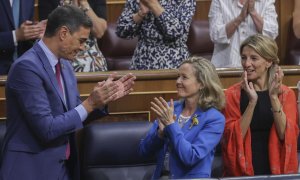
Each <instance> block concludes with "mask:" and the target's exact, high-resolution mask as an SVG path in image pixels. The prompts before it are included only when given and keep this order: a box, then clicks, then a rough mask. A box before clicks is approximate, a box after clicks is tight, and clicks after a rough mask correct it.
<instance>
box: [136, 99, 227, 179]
mask: <svg viewBox="0 0 300 180" xmlns="http://www.w3.org/2000/svg"><path fill="white" fill-rule="evenodd" d="M174 107H175V109H174V114H175V115H176V117H177V120H176V122H175V123H173V124H171V125H169V126H166V127H165V129H164V134H165V138H164V139H163V140H162V139H160V138H159V137H158V134H157V129H158V123H157V121H155V122H154V124H153V126H152V128H151V130H150V131H149V133H148V135H147V136H146V138H145V139H142V140H141V143H140V148H139V153H140V154H141V155H144V156H149V155H153V154H155V155H156V156H157V166H156V169H155V172H154V174H153V176H152V179H159V177H160V174H161V171H162V169H163V163H164V159H165V154H166V152H167V150H168V149H169V166H170V176H171V177H170V178H172V179H173V178H174V179H177V178H208V177H210V174H211V166H212V162H213V159H214V153H215V147H216V146H217V144H218V143H219V141H220V139H221V136H222V134H223V131H224V125H225V118H224V116H223V114H221V113H220V112H219V111H218V110H216V109H214V108H210V109H208V110H206V111H203V110H202V109H200V108H197V110H196V112H195V113H194V114H193V115H192V117H193V116H197V119H198V120H199V124H198V125H194V126H193V127H192V128H190V125H191V123H192V120H191V119H189V120H188V122H186V123H185V125H184V126H183V127H182V128H180V126H179V125H178V123H177V121H178V117H179V116H180V114H181V112H182V110H183V108H184V102H183V101H176V102H174Z"/></svg>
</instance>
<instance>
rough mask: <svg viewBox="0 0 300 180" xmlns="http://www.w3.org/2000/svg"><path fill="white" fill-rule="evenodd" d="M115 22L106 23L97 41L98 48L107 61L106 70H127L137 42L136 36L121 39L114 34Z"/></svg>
mask: <svg viewBox="0 0 300 180" xmlns="http://www.w3.org/2000/svg"><path fill="white" fill-rule="evenodd" d="M116 27H117V24H116V23H108V24H107V30H106V32H105V33H104V35H103V37H102V38H101V39H100V40H99V41H98V45H99V49H100V50H101V52H102V53H103V55H104V57H105V58H106V61H107V66H108V70H109V71H111V70H128V69H129V67H130V62H131V58H132V55H133V52H134V49H135V47H136V44H137V38H134V39H123V38H120V37H118V36H117V35H116Z"/></svg>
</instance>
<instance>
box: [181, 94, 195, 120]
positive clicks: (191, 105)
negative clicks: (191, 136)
mask: <svg viewBox="0 0 300 180" xmlns="http://www.w3.org/2000/svg"><path fill="white" fill-rule="evenodd" d="M197 106H198V100H197V99H195V98H193V99H189V98H187V99H185V102H184V109H183V110H182V113H181V114H182V115H183V116H191V115H192V114H194V112H195V111H196V109H197Z"/></svg>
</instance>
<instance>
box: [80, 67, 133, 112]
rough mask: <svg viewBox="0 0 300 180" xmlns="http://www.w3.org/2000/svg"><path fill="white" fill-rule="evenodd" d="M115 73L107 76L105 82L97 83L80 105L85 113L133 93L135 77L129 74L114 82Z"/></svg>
mask: <svg viewBox="0 0 300 180" xmlns="http://www.w3.org/2000/svg"><path fill="white" fill-rule="evenodd" d="M115 77H116V73H113V74H111V75H109V77H108V78H107V80H106V81H102V82H98V83H97V84H96V86H95V87H94V89H93V91H92V92H91V94H90V96H89V97H88V98H87V99H86V100H85V101H84V102H83V103H82V105H83V106H84V107H85V109H86V110H87V112H91V111H93V110H94V109H96V108H101V107H103V106H105V105H106V104H108V103H109V102H111V101H115V100H117V99H119V98H121V97H123V96H125V95H127V94H129V93H130V92H132V91H133V88H132V86H133V84H134V80H135V79H136V77H135V76H134V75H133V74H131V73H129V74H126V75H124V76H123V77H121V78H120V79H119V80H116V81H114V78H115Z"/></svg>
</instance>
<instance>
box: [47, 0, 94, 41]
mask: <svg viewBox="0 0 300 180" xmlns="http://www.w3.org/2000/svg"><path fill="white" fill-rule="evenodd" d="M62 26H66V27H68V28H69V30H70V33H71V34H72V33H74V32H76V31H78V30H79V28H80V27H85V28H90V29H91V28H92V27H93V23H92V21H91V19H90V18H89V17H88V16H87V15H86V14H85V13H84V12H83V11H82V10H81V9H79V8H78V7H76V6H73V5H66V6H59V7H57V8H56V9H54V10H53V11H52V12H51V13H50V14H49V16H48V21H47V27H46V31H45V35H44V36H45V37H52V36H54V35H55V34H56V32H57V30H58V29H59V28H61V27H62Z"/></svg>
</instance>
